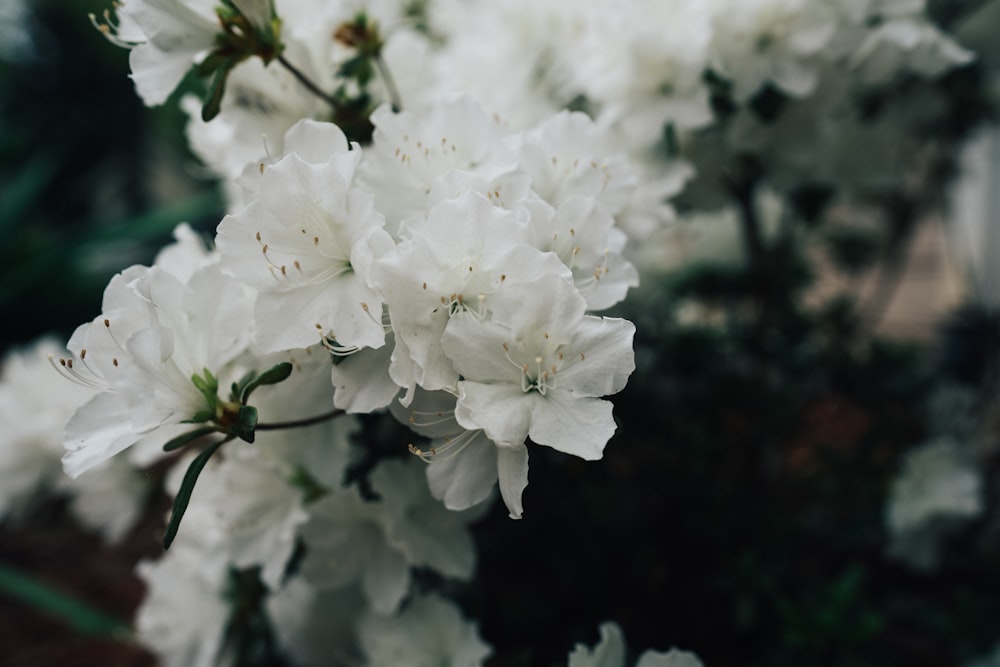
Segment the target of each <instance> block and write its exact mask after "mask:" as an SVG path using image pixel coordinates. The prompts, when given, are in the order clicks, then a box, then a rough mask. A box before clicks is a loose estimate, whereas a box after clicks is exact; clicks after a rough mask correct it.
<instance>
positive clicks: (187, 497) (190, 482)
mask: <svg viewBox="0 0 1000 667" xmlns="http://www.w3.org/2000/svg"><path fill="white" fill-rule="evenodd" d="M230 440H232V438H231V437H229V438H226V439H225V440H220V441H218V442H216V443H215V444H213V445H209V446H208V447H206V448H205V450H204V451H202V452H201V454H198V456H196V457H195V458H194V460H193V461H191V465H190V466H188V469H187V472H186V473H184V481H182V482H181V488H180V490H179V491H178V492H177V496H176V497H175V498H174V509H173V511H172V512H170V521H169V522H167V529H166V531H164V533H163V548H164V549H169V548H170V545H171V544H172V543H173V541H174V538H175V537H177V529H178V528H180V526H181V519H182V518H184V512H186V511H187V506H188V503H189V502H190V501H191V494H192V493H193V492H194V485H195V482H197V481H198V476H199V475H200V474H201V471H202V470H204V468H205V464H206V463H208V459H210V458H212V454H214V453H215V451H216V450H217V449H218V448H219V447H221V446H222V445H223V444H225V443H227V442H229V441H230Z"/></svg>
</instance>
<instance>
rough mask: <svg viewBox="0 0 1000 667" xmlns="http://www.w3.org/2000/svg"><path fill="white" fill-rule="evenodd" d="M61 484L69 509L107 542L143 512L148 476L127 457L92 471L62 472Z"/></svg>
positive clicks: (125, 530) (114, 539) (122, 533)
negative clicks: (81, 472) (85, 473)
mask: <svg viewBox="0 0 1000 667" xmlns="http://www.w3.org/2000/svg"><path fill="white" fill-rule="evenodd" d="M59 486H60V487H61V488H62V489H63V490H64V491H66V492H67V493H69V494H70V503H69V510H70V513H72V515H73V516H74V517H76V519H77V520H78V521H80V522H81V523H82V524H84V525H85V526H88V527H89V528H92V529H94V530H96V531H98V532H99V533H100V534H101V536H102V537H103V538H104V539H105V541H107V542H111V543H115V542H118V541H120V540H121V539H122V538H124V537H125V535H126V534H127V533H128V531H129V530H131V528H132V526H134V525H135V523H136V521H138V520H139V518H140V517H141V516H142V513H143V508H144V502H143V501H144V500H145V498H146V497H147V496H148V495H149V491H150V483H149V481H148V479H147V478H146V477H145V476H144V475H143V474H142V472H140V471H139V470H138V469H136V467H135V466H133V465H132V463H131V462H130V461H128V460H127V459H124V458H121V457H118V458H113V459H110V460H108V461H105V462H104V463H102V464H101V465H99V466H98V467H97V468H96V469H94V470H93V471H91V474H89V475H80V476H79V477H77V478H75V479H71V478H69V477H65V476H63V477H62V478H61V479H60V480H59Z"/></svg>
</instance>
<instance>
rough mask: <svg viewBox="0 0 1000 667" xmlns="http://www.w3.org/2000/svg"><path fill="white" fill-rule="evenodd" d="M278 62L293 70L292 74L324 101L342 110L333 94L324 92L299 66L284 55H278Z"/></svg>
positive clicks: (335, 108)
mask: <svg viewBox="0 0 1000 667" xmlns="http://www.w3.org/2000/svg"><path fill="white" fill-rule="evenodd" d="M278 62H279V63H281V64H282V66H283V67H284V68H285V69H287V70H288V71H289V72H291V74H292V76H294V77H295V79H296V80H297V81H298V82H299V83H301V84H302V85H303V86H305V87H306V88H307V89H308V90H309V92H311V93H312V94H313V95H316V96H317V97H319V98H320V99H322V100H323V101H324V102H326V103H327V104H329V105H330V106H331V107H333V109H334V111H340V110H341V108H340V104H338V103H337V100H336V99H334V97H333V96H332V95H329V94H328V93H326V92H324V91H323V89H322V88H320V87H319V86H317V85H316V84H315V83H314V82H313V80H312V79H310V78H309V77H307V76H306V75H305V74H303V73H302V70H300V69H299V68H298V67H296V66H295V65H293V64H292V63H290V62H289V61H288V59H287V58H285V56H284V55H280V56H278Z"/></svg>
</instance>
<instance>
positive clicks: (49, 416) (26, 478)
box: [0, 338, 94, 519]
mask: <svg viewBox="0 0 1000 667" xmlns="http://www.w3.org/2000/svg"><path fill="white" fill-rule="evenodd" d="M64 354H65V350H64V349H63V348H62V347H61V346H60V345H58V344H57V343H56V342H55V340H53V339H50V338H42V339H40V340H38V341H36V342H35V343H33V344H32V345H31V346H29V347H25V348H23V349H17V350H14V351H11V352H9V353H7V355H6V356H5V357H4V359H3V365H2V367H0V424H2V428H0V519H2V518H4V517H6V516H9V515H10V514H16V513H17V512H18V511H19V510H20V509H23V508H24V506H25V503H26V502H27V501H29V500H30V499H31V498H32V497H33V496H34V495H35V494H36V493H38V492H40V491H43V490H44V489H47V488H50V487H51V486H52V485H53V484H56V483H57V482H58V480H59V479H60V478H61V477H62V471H61V465H60V463H59V458H60V457H61V456H62V453H63V452H62V440H63V437H62V429H63V427H64V426H65V425H66V421H67V420H68V419H69V418H70V417H71V416H72V415H73V411H74V410H76V408H78V407H79V406H81V405H83V404H84V403H85V402H87V400H88V399H90V398H92V397H93V396H94V391H93V390H92V389H90V388H87V387H82V386H80V385H77V384H73V383H70V382H66V381H65V380H63V379H62V378H60V377H59V374H58V373H56V372H55V371H54V370H52V366H51V365H50V363H49V357H50V356H62V355H64Z"/></svg>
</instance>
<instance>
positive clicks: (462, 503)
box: [390, 389, 528, 519]
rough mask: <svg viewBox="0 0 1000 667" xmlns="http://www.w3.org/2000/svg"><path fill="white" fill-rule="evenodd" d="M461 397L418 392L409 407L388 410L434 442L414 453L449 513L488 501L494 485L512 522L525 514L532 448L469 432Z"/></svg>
mask: <svg viewBox="0 0 1000 667" xmlns="http://www.w3.org/2000/svg"><path fill="white" fill-rule="evenodd" d="M456 401H457V398H456V397H455V396H453V395H452V394H449V393H448V392H444V391H434V392H430V391H424V390H422V389H418V390H417V392H416V394H415V395H414V399H413V402H412V403H411V404H410V405H409V407H403V406H402V405H401V404H400V403H399V402H396V403H393V404H392V405H391V406H390V409H391V410H392V413H393V415H394V416H395V417H396V418H397V419H399V420H400V421H401V422H403V423H405V424H407V425H408V426H409V427H410V428H412V429H413V430H414V431H416V432H417V433H419V434H420V435H423V436H426V437H428V438H431V442H430V445H429V446H428V447H427V448H426V449H420V448H417V447H415V446H412V445H411V447H412V449H411V452H412V453H413V454H415V455H417V456H418V457H420V458H421V459H422V460H423V461H426V462H427V483H428V485H429V486H430V490H431V495H433V496H434V497H435V498H437V499H438V500H440V501H441V502H443V503H444V506H445V507H447V508H448V509H450V510H455V511H459V510H464V509H468V508H470V507H473V506H475V505H478V504H480V503H482V502H483V501H485V500H486V499H487V498H489V496H490V492H491V491H492V490H493V486H494V484H498V483H499V487H500V495H501V496H502V497H503V500H504V503H505V504H506V505H507V509H508V511H509V512H510V517H511V518H512V519H520V518H521V514H522V513H523V511H524V510H523V506H522V504H521V494H522V493H523V492H524V489H525V487H526V486H527V485H528V448H527V447H525V446H524V445H521V446H519V447H497V446H496V445H495V444H494V443H493V441H491V440H490V439H489V438H487V437H486V434H485V433H483V431H482V430H481V429H478V430H475V431H466V430H465V429H464V428H462V427H461V426H459V424H458V422H457V421H455V402H456Z"/></svg>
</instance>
